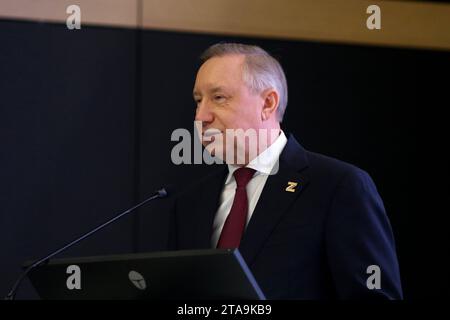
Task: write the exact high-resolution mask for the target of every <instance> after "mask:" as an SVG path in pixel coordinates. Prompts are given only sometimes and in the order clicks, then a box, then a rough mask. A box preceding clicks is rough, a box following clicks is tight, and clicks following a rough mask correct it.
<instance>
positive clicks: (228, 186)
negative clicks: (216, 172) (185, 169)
mask: <svg viewBox="0 0 450 320" xmlns="http://www.w3.org/2000/svg"><path fill="white" fill-rule="evenodd" d="M286 143H287V138H286V135H285V134H284V132H283V131H281V133H280V135H279V136H278V137H277V139H276V140H275V141H274V142H273V143H272V144H271V145H270V146H269V147H268V148H267V149H266V150H264V151H263V152H262V153H261V154H259V155H258V156H257V157H256V158H255V159H253V160H252V161H250V163H249V164H248V165H247V166H246V167H247V168H252V169H255V171H256V172H255V174H254V175H253V178H252V179H251V180H250V182H249V183H248V184H247V187H246V191H247V199H248V215H247V224H246V225H248V222H249V221H250V219H251V217H252V214H253V211H254V210H255V207H256V204H257V203H258V200H259V197H260V196H261V192H262V190H263V188H264V185H265V184H266V181H267V178H268V177H269V175H270V174H271V172H272V170H274V172H273V173H276V171H277V170H278V159H279V157H280V154H281V152H282V151H283V149H284V147H285V146H286ZM238 168H240V167H239V166H237V165H233V164H228V171H229V173H228V177H227V179H226V180H225V184H224V187H223V189H222V193H221V195H220V200H219V201H220V203H219V209H218V210H217V213H216V216H215V218H214V223H213V233H212V237H211V245H212V247H213V248H216V246H217V242H218V241H219V237H220V234H221V232H222V228H223V225H224V224H225V220H226V219H227V217H228V214H229V213H230V210H231V206H232V204H233V200H234V195H235V193H236V180H235V179H234V176H233V173H234V171H236V170H237V169H238Z"/></svg>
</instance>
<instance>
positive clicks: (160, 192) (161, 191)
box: [157, 185, 173, 198]
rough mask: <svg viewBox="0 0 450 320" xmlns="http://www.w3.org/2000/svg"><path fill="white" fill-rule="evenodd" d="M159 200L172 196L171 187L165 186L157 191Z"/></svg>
mask: <svg viewBox="0 0 450 320" xmlns="http://www.w3.org/2000/svg"><path fill="white" fill-rule="evenodd" d="M157 193H158V196H159V197H160V198H165V197H168V196H170V195H172V194H173V188H172V186H171V185H168V186H165V187H163V188H161V189H159V190H158V191H157Z"/></svg>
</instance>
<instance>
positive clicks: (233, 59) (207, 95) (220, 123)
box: [193, 55, 264, 152]
mask: <svg viewBox="0 0 450 320" xmlns="http://www.w3.org/2000/svg"><path fill="white" fill-rule="evenodd" d="M243 62H244V56H243V55H227V56H223V57H214V58H211V59H209V60H207V61H206V62H205V63H204V64H203V65H202V66H201V67H200V69H199V70H198V73H197V78H196V81H195V86H194V93H193V94H194V100H195V102H196V104H197V109H196V113H195V120H196V121H201V122H202V125H203V137H204V139H202V143H203V145H204V146H205V147H207V146H208V145H209V144H210V143H211V139H210V138H211V136H210V135H209V134H208V133H209V132H211V131H212V130H209V129H217V130H218V131H220V133H216V134H220V135H221V138H222V139H223V142H224V148H223V150H224V152H225V150H226V147H225V145H226V144H227V141H226V136H225V130H226V129H243V130H244V131H245V130H247V129H255V130H258V129H259V128H260V127H261V123H262V118H261V112H262V108H263V106H264V99H263V97H262V95H260V94H257V93H253V92H252V91H251V90H250V89H249V88H248V87H247V85H246V84H245V83H244V81H243V77H242V66H243ZM207 130H209V132H208V131H207ZM205 131H207V132H206V134H205ZM213 136H215V135H213ZM215 138H216V139H217V136H215ZM205 140H209V141H205ZM228 143H230V142H228ZM227 147H229V146H227ZM233 149H235V150H236V146H234V148H233Z"/></svg>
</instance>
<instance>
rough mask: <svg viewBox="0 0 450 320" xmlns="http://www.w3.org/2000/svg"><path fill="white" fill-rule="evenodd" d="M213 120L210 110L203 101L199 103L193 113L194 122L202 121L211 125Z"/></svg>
mask: <svg viewBox="0 0 450 320" xmlns="http://www.w3.org/2000/svg"><path fill="white" fill-rule="evenodd" d="M213 120H214V116H213V114H212V112H211V110H210V107H209V106H208V105H207V103H206V102H205V101H201V102H200V103H199V104H198V105H197V110H196V112H195V121H202V122H203V123H211V122H212V121H213Z"/></svg>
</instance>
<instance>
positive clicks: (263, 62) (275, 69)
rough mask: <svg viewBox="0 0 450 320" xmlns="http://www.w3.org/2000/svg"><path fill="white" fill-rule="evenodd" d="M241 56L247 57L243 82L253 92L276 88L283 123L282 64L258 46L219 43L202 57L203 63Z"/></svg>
mask: <svg viewBox="0 0 450 320" xmlns="http://www.w3.org/2000/svg"><path fill="white" fill-rule="evenodd" d="M232 54H240V55H244V56H245V60H244V64H243V80H244V82H245V83H246V84H247V86H248V87H249V88H250V90H252V91H253V92H261V91H263V90H265V89H268V88H274V89H275V90H276V91H277V92H278V95H279V104H278V109H277V118H278V121H279V122H281V121H282V120H283V115H284V112H285V110H286V106H287V100H288V91H287V81H286V76H285V74H284V71H283V68H282V67H281V65H280V63H279V62H278V61H277V60H276V59H275V58H274V57H272V56H271V55H270V54H269V53H267V52H266V51H265V50H264V49H262V48H260V47H258V46H252V45H246V44H241V43H217V44H214V45H212V46H210V47H209V48H208V49H206V51H205V52H203V54H202V55H201V56H200V59H201V61H202V63H204V62H206V61H207V60H209V59H211V58H213V57H222V56H225V55H232Z"/></svg>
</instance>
